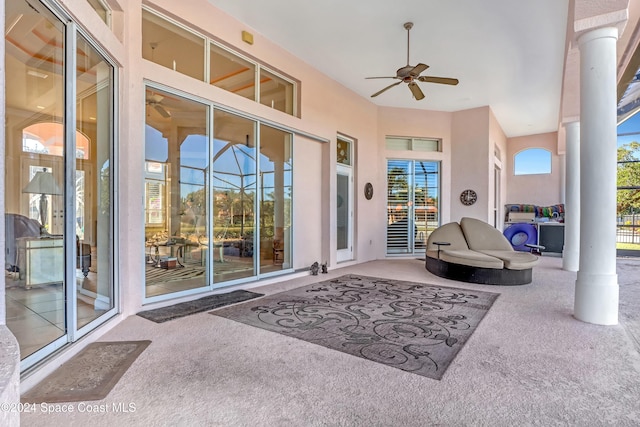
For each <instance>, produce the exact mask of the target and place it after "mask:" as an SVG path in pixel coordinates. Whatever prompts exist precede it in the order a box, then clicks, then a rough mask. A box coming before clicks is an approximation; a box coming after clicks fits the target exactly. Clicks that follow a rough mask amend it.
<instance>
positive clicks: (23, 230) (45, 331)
mask: <svg viewBox="0 0 640 427" xmlns="http://www.w3.org/2000/svg"><path fill="white" fill-rule="evenodd" d="M5 7H6V9H5V12H6V14H5V28H6V32H5V46H6V54H5V69H6V85H5V89H6V117H5V141H6V143H5V151H4V156H5V159H4V164H5V183H6V185H5V188H4V203H5V212H6V214H5V222H6V223H5V237H6V252H5V270H7V271H8V274H6V275H5V284H6V293H5V297H6V308H7V318H6V320H7V326H8V327H9V329H11V331H12V332H13V333H14V334H15V335H16V337H17V339H18V342H19V344H20V352H21V357H22V358H23V359H24V358H25V357H27V356H29V355H31V354H33V353H34V352H36V351H38V350H40V349H41V348H43V347H44V346H46V345H47V344H49V343H51V342H53V341H54V340H56V339H58V338H60V337H62V336H64V335H65V334H66V333H67V324H66V308H67V306H66V304H65V289H66V286H67V285H68V283H66V282H65V280H64V247H63V244H64V239H65V238H73V236H65V235H64V234H63V233H64V194H63V193H64V191H63V190H64V160H63V159H64V158H63V155H64V153H65V152H64V135H63V129H62V126H60V125H59V124H61V123H63V120H64V111H65V108H64V80H63V66H64V64H65V62H64V61H65V52H64V49H65V37H64V31H65V30H64V26H63V25H62V23H61V22H60V21H58V20H57V19H56V18H55V17H54V16H53V15H52V14H51V13H50V12H49V11H48V10H46V9H45V8H44V7H42V6H41V5H40V4H38V3H35V4H34V5H30V4H28V3H26V2H16V1H12V2H7V3H6V6H5ZM34 7H35V9H34ZM36 9H37V10H36Z"/></svg>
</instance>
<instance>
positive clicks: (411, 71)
mask: <svg viewBox="0 0 640 427" xmlns="http://www.w3.org/2000/svg"><path fill="white" fill-rule="evenodd" d="M412 27H413V22H406V23H405V24H404V28H405V30H407V65H405V66H404V67H402V68H398V71H396V75H395V76H394V77H367V79H398V80H400V81H399V82H396V83H393V84H391V85H389V86H387V87H385V88H384V89H382V90H379V91H378V92H376V93H374V94H373V95H371V97H372V98H373V97H376V96H378V95H380V94H381V93H382V92H384V91H386V90H387V89H391V88H392V87H394V86H397V85H399V84H400V83H407V85H408V86H409V90H411V93H412V94H413V97H414V98H415V99H416V100H417V101H419V100H421V99H423V98H424V93H422V90H421V89H420V86H418V84H417V83H416V80H417V81H419V82H425V83H440V84H445V85H453V86H455V85H457V84H458V79H453V78H450V77H433V76H421V75H420V73H422V72H423V71H424V70H426V69H427V68H429V66H428V65H426V64H422V63H419V64H418V65H416V66H415V67H414V66H413V65H409V31H410V30H411V28H412Z"/></svg>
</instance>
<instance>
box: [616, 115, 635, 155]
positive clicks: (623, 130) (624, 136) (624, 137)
mask: <svg viewBox="0 0 640 427" xmlns="http://www.w3.org/2000/svg"><path fill="white" fill-rule="evenodd" d="M634 141H640V113H636V114H634V115H633V116H631V117H629V118H628V119H627V120H625V121H624V122H623V123H621V124H620V125H618V147H621V146H623V145H624V144H628V143H630V142H634Z"/></svg>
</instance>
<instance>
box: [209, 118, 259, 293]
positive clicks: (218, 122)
mask: <svg viewBox="0 0 640 427" xmlns="http://www.w3.org/2000/svg"><path fill="white" fill-rule="evenodd" d="M213 129H214V130H213V137H214V140H213V159H212V168H213V171H212V172H213V185H212V189H213V218H214V219H213V244H211V245H210V247H211V251H212V252H213V260H214V265H213V282H214V284H215V283H220V282H224V281H228V280H233V279H240V278H245V277H251V276H254V275H255V274H256V268H255V263H254V252H255V251H254V249H255V243H256V242H255V233H254V231H255V227H256V224H255V221H256V215H255V203H256V191H257V179H256V167H257V165H256V163H257V162H256V160H257V156H256V124H255V122H254V121H252V120H249V119H246V118H243V117H240V116H236V115H234V114H231V113H227V112H224V111H220V110H215V111H214V115H213Z"/></svg>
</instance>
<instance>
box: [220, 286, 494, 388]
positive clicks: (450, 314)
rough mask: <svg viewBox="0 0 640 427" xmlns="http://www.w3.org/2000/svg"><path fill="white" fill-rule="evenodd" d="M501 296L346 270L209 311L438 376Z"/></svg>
mask: <svg viewBox="0 0 640 427" xmlns="http://www.w3.org/2000/svg"><path fill="white" fill-rule="evenodd" d="M498 296H499V294H497V293H490V292H483V291H475V290H467V289H459V288H450V287H443V286H433V285H426V284H421V283H414V282H405V281H399V280H389V279H379V278H375V277H366V276H356V275H346V276H342V277H339V278H336V279H332V280H327V281H324V282H320V283H316V284H313V285H309V286H305V287H302V288H298V289H294V290H292V291H288V292H282V293H279V294H275V295H270V296H266V297H264V298H261V299H260V300H257V301H254V302H249V303H245V304H239V305H237V306H234V307H229V308H223V309H220V310H216V311H213V312H211V314H214V315H216V316H221V317H225V318H228V319H232V320H235V321H238V322H242V323H246V324H248V325H252V326H256V327H258V328H262V329H267V330H269V331H273V332H277V333H280V334H283V335H288V336H291V337H295V338H298V339H301V340H304V341H308V342H312V343H315V344H319V345H322V346H324V347H328V348H331V349H334V350H338V351H342V352H344V353H349V354H352V355H354V356H358V357H362V358H364V359H367V360H371V361H374V362H378V363H383V364H385V365H388V366H392V367H395V368H399V369H402V370H404V371H407V372H412V373H415V374H418V375H423V376H426V377H429V378H433V379H441V378H442V375H444V373H445V371H446V369H447V367H448V366H449V365H450V364H451V362H452V360H453V359H454V358H455V356H456V354H457V353H458V352H459V351H460V349H461V348H462V347H463V346H464V344H465V343H466V342H467V340H468V339H469V337H470V336H471V334H472V333H473V331H475V329H476V328H477V327H478V324H479V323H480V321H481V320H482V318H483V317H484V315H485V314H486V313H487V311H488V310H489V308H491V305H492V304H493V303H494V301H495V300H496V298H497V297H498Z"/></svg>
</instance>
